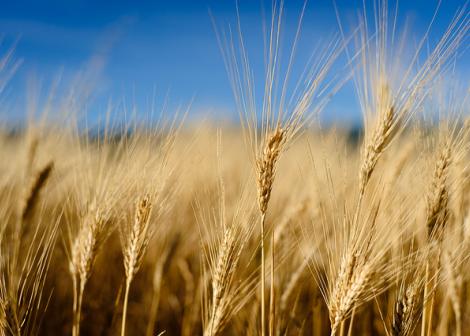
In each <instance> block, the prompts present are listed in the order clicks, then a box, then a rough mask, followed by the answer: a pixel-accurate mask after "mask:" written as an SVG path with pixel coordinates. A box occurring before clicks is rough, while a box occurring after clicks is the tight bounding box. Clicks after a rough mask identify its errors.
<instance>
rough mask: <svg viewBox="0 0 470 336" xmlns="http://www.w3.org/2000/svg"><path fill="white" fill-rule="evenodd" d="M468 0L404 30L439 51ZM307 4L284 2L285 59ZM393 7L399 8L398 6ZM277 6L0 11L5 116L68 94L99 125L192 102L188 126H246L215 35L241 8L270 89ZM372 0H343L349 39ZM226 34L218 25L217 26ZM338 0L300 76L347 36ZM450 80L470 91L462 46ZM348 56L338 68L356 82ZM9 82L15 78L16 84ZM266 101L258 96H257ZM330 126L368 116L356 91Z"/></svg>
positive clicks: (310, 7)
mask: <svg viewBox="0 0 470 336" xmlns="http://www.w3.org/2000/svg"><path fill="white" fill-rule="evenodd" d="M464 4H465V1H463V0H462V1H457V0H444V1H442V3H440V4H439V1H437V0H415V1H401V2H399V3H398V7H397V13H398V21H397V27H398V28H397V29H398V30H402V29H404V27H405V26H407V27H408V29H409V31H410V33H409V35H408V36H409V37H410V40H409V44H410V46H413V45H415V44H417V43H418V41H419V38H420V37H421V36H422V35H423V34H424V33H425V31H426V30H427V29H428V26H429V24H430V22H431V21H432V19H433V16H434V14H435V12H436V9H437V8H438V11H437V16H436V18H435V20H434V22H433V24H432V26H431V28H430V32H429V43H430V44H432V43H436V42H437V41H438V39H439V37H440V36H441V35H442V33H443V32H444V31H445V29H446V27H447V26H448V24H449V23H450V21H451V20H452V17H453V16H454V15H455V13H456V11H457V10H458V9H459V8H461V7H462V6H463V5H464ZM303 5H304V1H303V0H290V1H285V3H284V10H285V15H284V20H283V36H282V39H283V40H282V41H283V42H282V49H283V50H282V51H283V54H284V55H285V57H286V58H287V56H288V53H289V48H290V43H291V42H292V39H293V36H294V33H295V30H296V27H297V23H298V19H299V14H300V12H301V10H302V7H303ZM390 5H391V6H390V7H391V8H393V9H394V8H395V5H396V2H394V1H391V2H390ZM271 6H272V3H271V2H270V1H266V0H265V1H248V0H240V1H238V2H236V1H235V0H198V1H189V0H187V1H186V0H171V1H138V2H137V1H120V0H117V1H113V2H109V1H77V0H67V1H56V0H45V1H41V2H38V1H21V0H20V1H8V2H3V3H2V6H1V11H0V34H1V36H2V39H1V44H0V49H1V52H2V53H1V54H2V55H9V53H11V57H9V58H8V62H5V60H6V59H4V62H2V64H0V66H1V68H2V72H1V79H2V82H6V81H7V80H8V83H7V85H5V86H4V87H3V89H2V93H1V98H0V102H1V107H0V120H1V121H2V122H6V123H9V124H21V123H22V122H23V121H24V120H25V119H26V118H27V116H28V115H32V114H40V113H41V111H43V110H44V109H45V106H47V104H48V103H50V102H51V101H54V100H60V99H62V98H63V97H72V96H73V99H75V100H77V101H80V110H81V112H82V113H84V115H85V117H86V119H87V120H88V121H89V122H91V123H94V122H96V121H97V120H99V119H101V118H103V115H104V114H105V113H106V111H109V112H110V114H111V115H112V117H113V118H118V119H120V118H126V117H127V116H128V115H130V114H132V113H134V112H135V113H136V114H137V116H139V115H143V114H146V113H150V112H149V111H152V113H153V114H155V115H158V114H160V113H162V111H164V112H163V113H169V114H171V113H173V111H175V109H177V108H178V107H179V106H188V105H190V112H189V115H188V118H189V119H193V120H199V119H201V118H210V119H216V120H228V121H237V120H238V112H237V111H236V107H235V103H234V99H233V95H232V91H231V88H230V82H229V80H228V78H227V74H226V70H225V67H224V62H223V57H222V54H221V51H220V48H219V45H218V42H217V38H216V33H215V31H216V29H223V30H228V29H232V30H234V31H236V25H237V7H238V12H239V16H240V22H241V27H242V32H243V36H244V39H245V42H246V46H247V50H248V54H249V56H250V64H251V66H252V69H253V72H254V74H255V78H256V83H257V85H259V86H261V85H262V84H263V69H264V63H263V21H266V19H267V20H268V21H269V15H270V11H271ZM373 6H374V2H373V1H365V2H363V1H362V0H336V8H337V10H338V14H339V17H340V21H341V24H342V26H343V28H344V29H345V33H346V34H349V33H351V31H352V29H353V28H354V27H355V23H354V22H355V20H356V19H357V16H358V14H359V13H361V12H362V11H363V9H364V8H365V9H366V11H367V12H370V13H373ZM216 27H217V28H216ZM338 31H339V24H338V20H337V16H336V14H335V5H334V2H333V1H332V0H316V1H313V0H312V1H308V3H307V7H306V12H305V17H304V22H303V25H302V34H301V38H300V40H299V48H298V52H297V56H296V60H295V62H294V71H297V72H299V73H300V72H301V71H302V70H303V68H304V65H305V62H306V60H307V59H308V58H309V57H310V55H311V53H312V50H314V49H315V47H317V46H318V45H322V44H325V43H326V42H328V41H329V40H330V39H331V38H333V37H334V36H335V34H338ZM466 48H467V49H468V46H464V48H463V49H464V50H463V51H462V52H461V53H460V54H459V59H456V62H455V69H454V70H453V72H452V74H451V75H452V76H455V77H456V79H457V80H458V81H461V82H464V85H465V84H468V80H467V78H470V57H468V52H467V50H465V49H466ZM346 64H347V58H346V56H345V55H343V56H342V57H340V58H339V59H338V60H337V62H336V64H335V68H334V69H335V70H334V72H335V73H336V74H339V75H341V76H342V75H343V73H344V76H347V75H348V69H349V68H348V67H347V66H346ZM10 77H11V78H10ZM259 96H261V95H260V94H258V97H259ZM320 119H321V121H322V122H323V123H326V124H327V123H331V122H340V123H345V124H349V125H350V124H353V125H354V124H359V123H360V122H361V113H360V110H359V104H358V102H357V98H356V96H355V91H354V86H353V84H352V83H351V82H347V83H346V84H345V85H344V86H343V87H342V88H341V90H340V91H339V92H338V93H337V95H336V96H335V97H334V99H332V100H331V102H330V103H329V104H328V105H327V106H326V108H325V110H324V111H323V112H322V114H321V118H320Z"/></svg>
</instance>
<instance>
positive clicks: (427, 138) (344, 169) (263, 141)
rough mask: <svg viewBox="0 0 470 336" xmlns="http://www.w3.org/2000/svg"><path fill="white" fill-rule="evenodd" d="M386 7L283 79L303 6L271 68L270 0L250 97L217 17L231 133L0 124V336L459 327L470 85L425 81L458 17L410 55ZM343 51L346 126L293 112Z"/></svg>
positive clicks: (238, 54)
mask: <svg viewBox="0 0 470 336" xmlns="http://www.w3.org/2000/svg"><path fill="white" fill-rule="evenodd" d="M388 16H389V15H388V12H387V4H386V3H385V2H381V3H380V6H378V7H377V13H376V15H375V18H376V20H377V23H378V24H377V25H376V30H375V31H373V32H371V31H370V29H369V28H368V26H367V24H366V21H367V20H366V18H364V19H363V22H362V24H361V25H360V26H359V28H358V29H357V30H356V33H357V35H354V36H352V37H351V38H348V37H346V36H342V35H340V36H338V38H337V39H331V40H330V42H329V43H328V44H327V45H326V46H325V48H324V49H319V52H317V53H315V54H314V55H313V56H312V58H311V62H310V63H308V64H306V65H305V68H306V71H305V72H304V73H303V74H302V75H301V77H300V78H299V79H298V81H297V82H296V84H295V89H294V90H293V91H292V90H291V89H289V82H290V77H291V64H292V63H293V62H294V59H295V50H296V47H297V45H296V44H297V40H298V34H300V26H301V21H302V18H303V12H302V13H301V18H300V20H299V28H298V30H297V31H296V36H295V38H294V42H293V44H292V46H291V50H292V53H291V54H289V59H288V65H287V67H286V66H285V65H284V66H283V65H282V64H284V63H283V62H281V57H280V50H279V48H280V44H281V31H280V30H281V25H282V24H281V22H282V4H281V5H278V4H275V5H274V7H273V10H272V20H271V22H270V29H268V39H267V41H268V52H267V53H266V66H267V68H266V74H265V78H264V82H263V83H264V91H263V94H262V97H263V99H262V104H259V103H258V102H257V100H256V99H255V92H254V90H255V87H256V85H255V82H254V77H253V76H252V72H251V70H250V67H249V63H248V54H247V51H246V49H245V47H244V42H243V38H242V34H241V31H240V34H239V35H237V38H233V36H231V35H230V34H229V35H227V34H225V33H223V32H220V31H219V33H218V37H219V42H220V44H221V46H222V50H223V53H224V57H225V61H226V65H227V71H228V73H229V78H230V81H231V84H232V86H233V89H234V93H235V98H236V101H237V104H238V107H239V109H240V114H241V120H242V127H241V129H240V130H239V129H238V128H233V127H228V126H227V127H221V128H218V129H217V128H215V127H213V126H211V125H210V124H201V125H196V126H191V127H190V126H186V125H183V123H179V122H176V119H175V121H174V122H172V123H161V124H159V125H157V126H155V127H150V128H149V127H144V126H145V125H139V124H138V123H136V124H131V125H127V126H126V127H125V128H124V129H122V128H117V127H116V128H113V127H111V126H106V127H105V130H104V132H102V133H101V129H100V130H98V131H97V134H93V133H92V132H90V131H89V130H86V129H83V127H82V128H80V127H76V126H74V125H73V124H72V123H71V124H72V125H69V124H67V125H65V126H64V125H63V124H60V125H58V126H57V125H55V124H53V123H52V122H51V123H37V124H35V123H31V124H28V125H27V127H25V128H24V131H21V132H17V133H15V132H13V133H12V132H9V131H8V129H5V128H2V131H1V132H0V149H1V153H2V160H1V161H0V215H1V219H2V221H1V222H0V271H1V273H0V335H18V336H19V335H62V334H63V335H68V334H72V335H76V336H78V335H103V334H106V335H118V334H121V335H147V336H151V335H160V334H167V335H184V336H189V335H205V336H215V335H260V334H261V335H265V334H269V335H270V336H272V335H278V336H281V335H341V336H345V335H346V334H347V335H387V336H388V335H422V336H427V335H458V336H460V335H465V334H467V333H469V332H470V307H469V305H468V300H467V290H470V278H469V276H468V274H469V272H468V268H469V267H470V265H469V263H468V260H467V259H468V255H469V253H470V249H469V247H470V199H469V197H468V192H469V190H470V181H469V177H470V175H469V167H468V162H469V161H468V160H469V153H468V150H469V140H470V138H469V136H470V134H468V133H469V132H470V129H469V127H470V125H469V124H468V123H465V122H464V121H463V118H462V117H463V115H464V113H465V112H467V111H466V109H468V93H467V95H466V96H465V95H463V96H452V97H451V98H452V99H449V100H450V101H451V102H450V103H449V102H447V101H446V100H445V99H443V101H439V102H438V103H436V99H437V98H436V96H439V95H436V94H434V93H435V92H436V90H437V88H439V90H445V88H441V87H440V86H436V83H437V82H438V79H439V77H440V75H441V74H444V73H446V71H447V70H449V68H450V66H451V65H452V62H453V60H454V58H453V57H454V55H456V53H457V52H458V50H459V45H462V44H463V43H464V42H465V41H466V39H467V40H468V37H467V35H468V28H469V17H468V14H467V13H466V12H465V9H463V10H462V11H461V12H459V13H458V14H457V15H456V17H455V19H454V21H452V23H451V25H450V26H449V28H448V30H447V31H446V32H445V33H444V35H443V37H442V39H441V40H440V41H439V42H438V43H437V44H436V45H435V47H434V48H429V50H426V57H425V58H424V59H423V58H422V53H421V52H420V51H421V50H422V49H423V46H426V47H427V44H428V42H427V37H426V36H425V37H423V39H422V40H420V41H418V46H417V50H416V52H415V54H412V55H411V56H410V57H409V59H408V60H407V58H406V57H404V55H405V54H406V53H405V52H404V46H403V39H398V38H396V39H395V38H392V37H391V36H393V34H394V31H393V28H392V29H390V27H389V26H388ZM240 30H241V27H240ZM351 41H353V42H356V43H349V42H351ZM351 45H352V46H351ZM341 54H346V55H347V56H349V63H348V66H351V69H350V70H351V74H352V78H353V81H354V83H355V85H356V88H357V93H358V97H359V101H360V106H361V108H362V111H363V115H364V134H363V136H360V137H358V138H354V137H351V136H350V135H349V134H348V132H347V131H346V130H345V129H342V128H329V129H321V128H319V127H317V126H316V125H314V126H311V123H310V122H311V121H312V120H314V119H315V115H316V114H317V113H319V112H320V111H321V110H322V107H323V106H324V105H325V103H326V102H327V100H329V99H331V97H332V96H333V94H334V93H335V91H336V89H337V88H338V85H339V84H341V83H342V82H343V79H341V78H339V79H338V78H337V77H338V76H335V75H334V74H333V76H332V77H333V79H331V77H330V76H331V75H332V72H334V71H333V69H336V68H335V67H334V66H333V63H334V62H335V61H338V57H339V56H340V55H341ZM283 70H285V71H283ZM347 77H348V78H349V76H347ZM70 106H72V105H70ZM259 108H260V109H259ZM435 108H437V109H438V115H439V117H440V118H437V119H433V120H431V121H430V122H428V121H427V120H426V119H425V118H421V117H422V116H423V115H425V114H426V112H427V111H428V110H433V109H435ZM429 112H432V111H429ZM436 120H437V121H436ZM247 148H248V150H247V151H245V149H247ZM266 252H268V253H266ZM268 254H269V255H268ZM267 288H269V291H268V290H267Z"/></svg>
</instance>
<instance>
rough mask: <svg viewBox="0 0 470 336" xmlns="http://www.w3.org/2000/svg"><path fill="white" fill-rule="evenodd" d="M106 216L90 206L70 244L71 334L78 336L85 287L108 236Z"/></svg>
mask: <svg viewBox="0 0 470 336" xmlns="http://www.w3.org/2000/svg"><path fill="white" fill-rule="evenodd" d="M108 221H109V219H108V216H107V215H106V214H105V213H104V212H103V211H102V210H101V209H98V208H96V205H95V204H92V205H91V206H90V208H89V209H88V210H87V213H86V214H85V216H84V217H83V218H82V220H81V225H80V229H79V231H78V233H77V235H76V237H75V239H74V240H73V241H72V242H71V256H70V261H69V271H70V274H71V275H72V282H73V317H74V318H73V325H72V334H73V335H74V336H78V335H80V320H81V311H82V304H83V295H84V292H85V285H86V283H87V281H88V279H89V278H90V276H91V272H92V269H93V265H94V263H95V260H96V256H97V254H98V251H99V249H100V248H101V247H102V245H103V243H104V241H105V239H106V237H107V236H108V234H109V231H108V230H109V227H108V224H109V222H108Z"/></svg>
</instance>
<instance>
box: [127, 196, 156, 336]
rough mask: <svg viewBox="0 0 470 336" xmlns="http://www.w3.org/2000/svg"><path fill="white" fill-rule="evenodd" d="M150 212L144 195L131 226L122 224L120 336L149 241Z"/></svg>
mask: <svg viewBox="0 0 470 336" xmlns="http://www.w3.org/2000/svg"><path fill="white" fill-rule="evenodd" d="M151 212H152V202H151V200H150V197H149V195H145V196H143V197H142V198H141V199H140V200H139V201H138V202H137V205H136V209H135V217H134V221H133V222H132V224H131V225H129V224H124V226H123V229H122V231H121V244H122V252H123V255H124V268H125V271H126V288H125V293H124V304H123V312H122V325H121V335H122V336H124V335H125V334H126V316H127V305H128V300H129V291H130V287H131V283H132V280H133V278H134V276H135V274H136V273H137V272H138V270H139V267H140V265H141V263H142V259H143V256H144V254H145V251H146V250H147V246H148V242H149V239H150V229H149V223H150V215H151Z"/></svg>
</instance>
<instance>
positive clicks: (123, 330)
mask: <svg viewBox="0 0 470 336" xmlns="http://www.w3.org/2000/svg"><path fill="white" fill-rule="evenodd" d="M131 282H132V279H130V278H128V280H126V291H125V293H124V304H123V307H122V324H121V336H125V335H126V317H127V304H128V302H129V290H130V288H131Z"/></svg>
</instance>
